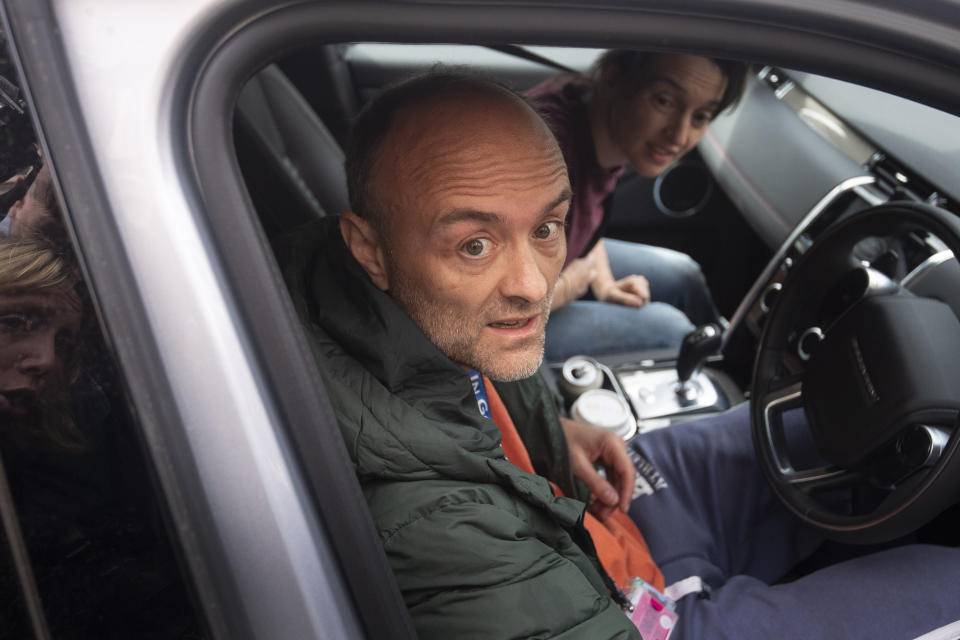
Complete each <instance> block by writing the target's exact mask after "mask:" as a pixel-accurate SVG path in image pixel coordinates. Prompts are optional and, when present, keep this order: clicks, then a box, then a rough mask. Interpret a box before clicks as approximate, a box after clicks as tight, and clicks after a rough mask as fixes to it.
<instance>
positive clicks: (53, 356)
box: [17, 331, 57, 377]
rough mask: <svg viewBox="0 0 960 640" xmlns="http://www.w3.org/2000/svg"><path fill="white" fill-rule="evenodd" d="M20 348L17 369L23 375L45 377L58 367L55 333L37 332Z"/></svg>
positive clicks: (23, 342) (21, 344) (22, 343)
mask: <svg viewBox="0 0 960 640" xmlns="http://www.w3.org/2000/svg"><path fill="white" fill-rule="evenodd" d="M20 346H21V351H20V357H19V359H18V360H17V368H18V369H19V370H20V372H21V373H23V374H25V375H31V376H36V377H43V376H45V375H47V374H48V373H50V371H52V370H53V368H54V367H55V366H56V364H57V348H56V336H55V335H54V332H53V331H35V332H33V333H32V334H31V335H30V337H28V338H27V339H26V340H23V341H22V342H21V343H20Z"/></svg>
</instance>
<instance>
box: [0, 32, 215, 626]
mask: <svg viewBox="0 0 960 640" xmlns="http://www.w3.org/2000/svg"><path fill="white" fill-rule="evenodd" d="M58 170H60V171H63V170H66V168H64V167H56V166H53V165H52V164H51V163H49V162H47V160H46V158H45V157H44V155H43V153H42V151H41V145H40V138H39V136H38V135H36V132H35V131H34V128H33V124H32V120H31V113H30V110H29V107H28V104H27V101H26V99H25V93H24V91H23V87H22V82H21V80H20V78H19V77H18V75H17V71H16V68H15V66H14V65H13V63H12V61H11V58H10V57H9V56H8V55H7V53H6V51H5V50H4V52H3V53H2V58H0V171H2V172H3V173H2V175H0V182H2V186H0V216H2V217H3V219H2V222H0V425H2V426H0V463H2V464H0V515H2V525H3V526H2V527H0V546H2V549H0V602H2V605H0V638H30V637H53V638H133V637H137V638H146V637H149V638H200V637H203V636H204V635H205V634H204V633H203V630H202V627H201V623H200V620H199V618H198V617H197V616H196V615H195V610H194V607H193V603H192V602H191V598H190V595H189V590H188V580H187V579H186V577H185V574H184V573H183V572H182V571H181V563H180V561H179V559H178V552H177V549H176V547H175V544H174V543H173V541H172V538H171V536H170V534H169V530H168V527H167V518H166V513H165V511H164V507H163V504H164V502H163V499H162V497H161V496H160V495H159V494H158V492H157V490H156V487H155V485H154V482H153V478H152V472H151V469H150V467H149V465H148V463H147V459H146V458H145V456H144V453H143V448H142V443H141V440H140V433H139V430H138V424H137V420H136V417H135V415H134V414H133V413H132V412H131V411H130V409H129V404H128V401H127V397H126V393H125V389H124V386H123V384H122V377H121V375H120V373H119V371H118V368H117V366H116V365H115V361H114V357H113V354H112V352H111V348H110V344H109V343H108V341H107V339H106V338H105V335H104V332H103V331H102V328H101V326H100V323H99V321H98V315H97V312H96V309H97V301H96V299H95V297H94V295H93V293H92V287H90V286H89V283H88V282H87V281H86V280H85V278H84V275H83V272H82V270H81V267H80V263H79V260H78V258H77V255H76V253H75V251H74V248H73V246H72V244H71V241H70V239H69V234H68V233H67V231H66V229H67V224H68V220H69V217H70V213H71V212H70V211H69V210H66V209H65V207H64V206H63V204H62V202H61V200H60V198H59V196H58V187H57V183H56V175H57V171H58Z"/></svg>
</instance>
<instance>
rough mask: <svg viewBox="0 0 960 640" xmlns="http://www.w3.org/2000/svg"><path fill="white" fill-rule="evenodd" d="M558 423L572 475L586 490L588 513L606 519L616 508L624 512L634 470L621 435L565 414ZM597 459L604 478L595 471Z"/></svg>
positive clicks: (633, 477)
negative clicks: (563, 438)
mask: <svg viewBox="0 0 960 640" xmlns="http://www.w3.org/2000/svg"><path fill="white" fill-rule="evenodd" d="M560 424H561V425H562V426H563V432H564V434H565V435H566V436H567V447H568V448H569V450H570V467H571V469H572V470H573V475H575V476H576V477H577V478H579V479H580V480H582V481H583V483H584V484H586V485H587V488H588V489H589V490H590V494H591V496H592V499H591V501H590V505H589V510H590V513H592V514H593V515H594V516H596V517H597V518H599V519H600V520H606V519H607V517H608V516H609V515H610V513H611V512H613V510H614V509H617V508H619V509H620V510H621V511H623V512H624V513H626V511H627V509H628V508H630V499H631V498H632V497H633V485H634V480H635V478H636V473H637V472H636V470H635V469H634V468H633V461H631V460H630V456H629V454H627V446H626V444H624V442H623V438H621V437H620V436H618V435H617V434H615V433H613V432H610V431H605V430H603V429H599V428H597V427H591V426H589V425H585V424H581V423H579V422H574V421H573V420H569V419H567V418H560ZM597 463H599V464H600V465H601V466H602V467H603V469H604V472H605V473H606V476H607V477H606V479H604V477H603V476H601V475H600V474H599V473H597V470H596V468H595V467H594V465H595V464H597Z"/></svg>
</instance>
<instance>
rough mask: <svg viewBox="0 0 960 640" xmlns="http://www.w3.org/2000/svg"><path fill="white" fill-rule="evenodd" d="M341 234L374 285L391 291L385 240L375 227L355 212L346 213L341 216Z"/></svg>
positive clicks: (382, 289)
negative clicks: (385, 257) (384, 245)
mask: <svg viewBox="0 0 960 640" xmlns="http://www.w3.org/2000/svg"><path fill="white" fill-rule="evenodd" d="M340 234H341V235H342V236H343V241H344V242H345V243H346V245H347V248H348V249H350V253H352V254H353V257H354V259H356V261H357V262H359V263H360V266H361V267H363V270H364V271H366V272H367V275H369V276H370V280H372V281H373V284H374V285H375V286H376V287H377V288H378V289H380V290H381V291H386V290H387V289H389V288H390V279H389V278H388V277H387V269H386V260H385V259H384V247H383V239H382V238H381V237H380V233H379V232H378V231H377V230H376V229H375V228H374V227H373V225H372V224H370V222H369V221H368V220H365V219H364V218H361V217H360V216H358V215H357V214H355V213H354V212H353V211H344V212H343V213H342V214H340Z"/></svg>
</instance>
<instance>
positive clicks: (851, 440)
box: [750, 203, 960, 543]
mask: <svg viewBox="0 0 960 640" xmlns="http://www.w3.org/2000/svg"><path fill="white" fill-rule="evenodd" d="M921 245H924V246H925V247H931V248H932V249H925V251H926V253H924V254H923V255H926V254H927V253H930V252H932V251H933V250H936V249H937V248H939V249H941V251H940V253H939V254H938V255H941V256H942V255H947V256H949V254H944V253H943V252H944V251H945V250H950V251H952V252H953V255H954V256H960V220H958V219H957V218H956V217H955V216H954V215H952V214H950V213H949V212H946V211H944V210H941V209H937V208H935V207H932V206H928V205H923V204H914V203H889V204H884V205H880V206H877V207H874V208H871V209H867V210H865V211H862V212H859V213H856V214H853V215H851V216H850V217H848V218H846V219H844V220H841V221H840V222H839V223H837V224H836V225H834V226H832V227H830V228H829V229H828V230H826V231H825V232H824V233H823V234H822V235H821V237H820V238H818V239H817V240H816V242H815V243H814V244H813V246H811V247H810V248H809V249H808V250H807V252H806V253H805V254H804V255H803V256H801V258H800V259H799V260H798V261H797V262H796V264H795V265H794V266H793V267H792V268H791V269H790V271H789V273H788V275H787V277H786V279H785V280H784V282H783V288H782V290H781V292H780V295H779V297H778V299H777V301H776V303H775V304H774V306H773V308H772V309H771V310H770V312H769V314H768V316H767V319H766V323H765V325H764V330H763V334H762V336H761V339H760V347H759V350H758V353H757V359H756V366H755V367H754V375H753V380H752V382H751V385H750V391H751V398H752V400H751V405H752V406H751V415H750V418H751V428H752V432H753V441H754V447H755V449H756V453H757V458H758V460H759V463H760V466H761V468H762V470H763V473H764V475H765V476H766V478H767V480H768V481H769V483H770V485H771V487H772V488H773V491H774V492H775V493H776V495H777V496H778V497H779V498H780V500H781V501H782V502H783V503H784V504H785V505H786V506H787V507H788V508H789V509H790V510H791V511H793V512H794V513H795V514H796V515H797V516H799V517H800V518H802V519H803V520H805V521H807V522H809V523H810V524H812V525H814V526H816V527H818V528H820V529H822V530H823V531H824V532H825V533H826V534H827V535H828V536H829V537H831V538H834V539H839V540H842V541H846V542H858V543H875V542H882V541H886V540H890V539H893V538H896V537H899V536H901V535H904V534H906V533H908V532H910V531H913V530H915V529H917V528H918V527H920V526H921V525H923V524H925V523H926V522H928V521H929V520H930V519H932V518H933V517H934V516H936V515H937V514H938V513H940V512H941V511H943V510H944V509H945V508H946V507H948V506H950V505H952V504H954V503H956V502H957V501H958V499H960V454H958V453H957V449H958V447H960V435H958V434H960V427H958V416H960V319H958V315H957V312H956V310H954V309H953V308H951V307H950V305H949V304H947V303H945V302H943V301H942V300H940V299H937V298H934V297H926V296H920V295H916V294H914V293H912V292H910V291H909V290H908V289H906V288H905V287H904V286H903V285H902V284H901V282H899V281H898V280H896V279H892V278H891V277H888V276H887V275H885V274H884V273H883V272H882V271H888V272H892V271H893V269H891V268H890V265H891V264H892V263H894V262H898V257H899V255H900V254H903V253H908V252H910V251H912V250H915V249H917V248H918V247H920V246H921ZM891 246H893V247H895V249H894V250H893V251H896V252H899V253H892V252H891V250H889V249H888V248H889V247H891ZM878 247H879V248H878ZM911 248H912V249H911ZM878 254H880V255H878ZM878 258H879V259H878ZM894 275H895V274H894ZM953 284H954V286H956V287H960V282H954V283H953ZM944 298H946V296H944ZM801 409H802V413H801ZM811 444H812V445H813V446H812V447H811V446H809V445H811Z"/></svg>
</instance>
